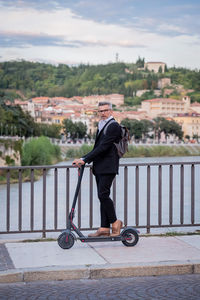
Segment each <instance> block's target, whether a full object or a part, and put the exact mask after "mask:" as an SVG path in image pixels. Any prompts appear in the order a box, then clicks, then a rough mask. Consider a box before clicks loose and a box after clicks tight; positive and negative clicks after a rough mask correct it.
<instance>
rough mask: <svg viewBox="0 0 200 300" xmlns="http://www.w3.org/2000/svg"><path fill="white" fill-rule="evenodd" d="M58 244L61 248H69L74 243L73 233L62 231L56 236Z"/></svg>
mask: <svg viewBox="0 0 200 300" xmlns="http://www.w3.org/2000/svg"><path fill="white" fill-rule="evenodd" d="M57 241H58V245H59V246H60V247H61V248H62V249H70V248H71V247H72V246H73V245H74V235H73V234H72V233H71V232H66V231H64V232H62V233H61V234H60V235H59V237H58V240H57Z"/></svg>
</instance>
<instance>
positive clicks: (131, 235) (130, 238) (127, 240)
mask: <svg viewBox="0 0 200 300" xmlns="http://www.w3.org/2000/svg"><path fill="white" fill-rule="evenodd" d="M121 235H122V236H123V237H124V239H123V240H122V243H123V244H124V245H125V246H127V247H133V246H135V245H136V244H137V242H138V240H139V235H138V233H137V231H136V230H135V229H133V228H127V229H125V230H124V231H123V232H122V234H121Z"/></svg>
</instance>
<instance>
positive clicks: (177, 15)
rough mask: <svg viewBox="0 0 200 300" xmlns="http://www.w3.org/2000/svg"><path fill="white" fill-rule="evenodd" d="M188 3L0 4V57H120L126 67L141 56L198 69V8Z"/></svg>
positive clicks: (75, 0)
mask: <svg viewBox="0 0 200 300" xmlns="http://www.w3.org/2000/svg"><path fill="white" fill-rule="evenodd" d="M186 2H188V1H186V0H182V1H181V5H178V6H177V5H176V4H177V3H178V0H165V1H164V3H163V1H158V0H148V1H147V0H144V1H139V0H109V1H108V0H101V1H100V3H101V5H99V4H98V3H99V2H97V1H94V0H68V1H66V0H54V1H41V0H35V1H33V0H30V1H28V0H27V1H25V0H16V1H12V0H7V1H2V0H0V19H1V24H0V48H1V55H2V57H3V58H4V59H18V58H20V59H23V58H24V59H29V60H36V59H38V60H41V59H43V60H44V59H45V60H47V61H58V62H64V61H73V62H77V63H78V62H82V63H84V62H86V63H87V62H90V63H106V62H108V61H112V60H113V59H115V55H116V53H119V58H120V59H122V60H124V61H130V62H131V61H135V60H136V59H137V57H138V56H141V57H145V58H146V60H161V61H166V62H167V63H169V64H171V65H173V64H176V61H178V62H179V63H181V61H183V62H184V64H185V62H186V63H187V64H191V65H194V66H196V65H197V58H196V57H197V56H198V51H199V52H200V49H199V41H200V37H199V29H198V28H199V27H200V21H199V20H200V18H198V15H199V10H197V7H199V4H198V2H197V1H196V0H191V1H190V5H186ZM179 3H180V2H179ZM187 4H188V3H187ZM194 10H195V11H194ZM194 16H195V18H194ZM197 25H198V26H197ZM191 52H192V53H194V55H191ZM187 53H190V57H189V56H188V54H187ZM195 56H196V57H195ZM1 59H2V58H1Z"/></svg>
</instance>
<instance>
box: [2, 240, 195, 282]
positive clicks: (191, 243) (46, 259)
mask: <svg viewBox="0 0 200 300" xmlns="http://www.w3.org/2000/svg"><path fill="white" fill-rule="evenodd" d="M191 273H200V235H185V236H173V237H171V236H170V237H163V236H162V237H161V236H150V237H140V239H139V242H138V244H137V245H136V246H135V247H126V246H124V245H123V244H122V243H121V242H102V243H90V244H84V243H81V242H80V241H78V242H75V244H74V246H73V247H72V248H71V249H69V250H63V249H61V248H60V247H59V246H58V244H57V242H56V241H50V242H46V241H45V242H14V241H11V242H7V243H1V244H0V283H3V282H4V283H5V282H22V281H24V282H28V281H37V280H67V279H89V278H90V279H95V278H108V277H128V276H152V275H171V274H191Z"/></svg>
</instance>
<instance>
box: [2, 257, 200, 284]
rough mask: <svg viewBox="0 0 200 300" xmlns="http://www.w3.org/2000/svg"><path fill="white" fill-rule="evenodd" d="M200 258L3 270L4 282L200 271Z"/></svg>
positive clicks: (174, 273)
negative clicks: (178, 260) (176, 260)
mask: <svg viewBox="0 0 200 300" xmlns="http://www.w3.org/2000/svg"><path fill="white" fill-rule="evenodd" d="M199 273H200V261H197V262H173V263H169V262H160V263H149V264H113V265H107V266H105V265H98V266H97V265H90V266H74V267H67V268H63V267H45V268H37V269H16V270H7V271H3V272H0V283H15V282H31V281H46V280H48V281H54V280H73V279H100V278H115V277H137V276H161V275H183V274H199Z"/></svg>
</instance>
